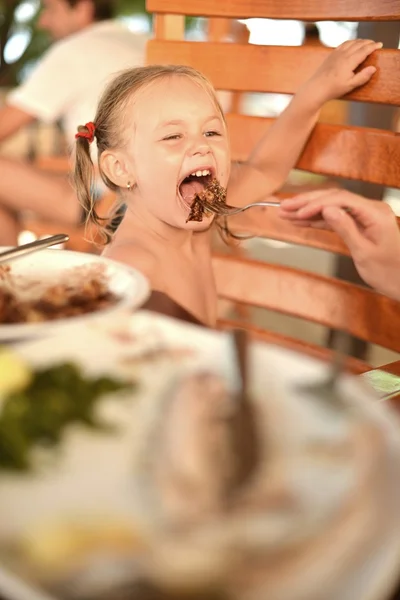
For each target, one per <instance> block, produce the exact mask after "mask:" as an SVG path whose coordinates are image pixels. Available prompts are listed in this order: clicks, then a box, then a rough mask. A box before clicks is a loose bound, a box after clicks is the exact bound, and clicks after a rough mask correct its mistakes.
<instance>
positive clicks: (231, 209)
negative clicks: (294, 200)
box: [202, 200, 280, 217]
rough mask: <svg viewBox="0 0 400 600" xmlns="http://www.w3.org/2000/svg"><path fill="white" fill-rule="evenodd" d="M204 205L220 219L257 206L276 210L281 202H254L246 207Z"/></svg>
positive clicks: (204, 203)
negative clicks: (270, 207)
mask: <svg viewBox="0 0 400 600" xmlns="http://www.w3.org/2000/svg"><path fill="white" fill-rule="evenodd" d="M202 204H203V206H204V208H205V209H206V210H208V211H209V212H212V213H214V214H215V215H218V216H220V217H232V216H233V215H237V214H239V213H241V212H244V211H245V210H248V209H249V208H254V207H256V206H274V207H275V208H276V207H278V206H279V205H280V203H279V202H273V201H265V202H264V201H263V202H252V203H250V204H246V206H241V207H237V206H230V205H229V204H222V202H217V203H215V204H211V203H210V202H207V200H202Z"/></svg>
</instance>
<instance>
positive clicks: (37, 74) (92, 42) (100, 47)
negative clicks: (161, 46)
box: [7, 21, 147, 144]
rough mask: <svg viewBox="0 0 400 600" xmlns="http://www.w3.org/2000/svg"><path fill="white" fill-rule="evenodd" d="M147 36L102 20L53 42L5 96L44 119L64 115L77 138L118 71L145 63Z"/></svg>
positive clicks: (69, 132) (49, 120) (70, 139)
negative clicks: (33, 67) (30, 69)
mask: <svg viewBox="0 0 400 600" xmlns="http://www.w3.org/2000/svg"><path fill="white" fill-rule="evenodd" d="M146 41H147V37H146V36H144V35H142V34H137V33H133V32H131V31H130V30H129V29H128V28H127V27H125V26H124V25H123V24H122V23H119V22H117V21H101V22H99V23H95V24H93V25H91V26H89V27H86V28H85V29H83V30H82V31H79V32H78V33H75V34H73V35H70V36H68V37H67V38H65V39H63V40H60V41H58V42H55V43H54V44H53V45H52V46H51V48H50V49H49V50H48V52H47V53H46V54H45V56H44V57H43V59H41V61H40V63H39V65H38V67H37V68H36V69H35V70H34V72H33V73H32V75H31V76H30V77H29V78H28V79H27V80H26V81H25V82H24V83H23V84H22V85H20V86H19V87H18V88H16V89H15V90H13V91H12V92H11V93H10V94H9V95H8V97H7V103H8V104H12V105H13V106H16V107H18V108H21V109H22V110H24V111H25V112H27V113H29V114H31V115H33V116H34V117H36V118H37V119H38V120H40V121H44V122H47V123H52V122H54V121H57V120H59V119H61V121H62V123H63V125H64V129H65V133H66V136H67V140H68V142H69V143H71V144H72V143H73V142H74V141H75V140H74V138H75V133H76V131H77V127H78V125H84V124H85V123H87V122H88V121H94V118H95V114H96V109H97V104H98V100H99V97H100V94H101V93H102V91H103V89H104V87H105V85H106V84H107V83H108V82H109V81H110V79H112V78H113V76H115V75H116V73H118V72H119V71H121V70H123V69H126V68H129V67H137V66H143V65H144V64H145V45H146Z"/></svg>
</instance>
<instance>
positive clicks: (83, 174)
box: [74, 123, 112, 244]
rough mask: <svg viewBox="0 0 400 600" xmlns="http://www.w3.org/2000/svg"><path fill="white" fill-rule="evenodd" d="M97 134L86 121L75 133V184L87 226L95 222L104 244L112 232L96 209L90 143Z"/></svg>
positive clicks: (109, 238)
mask: <svg viewBox="0 0 400 600" xmlns="http://www.w3.org/2000/svg"><path fill="white" fill-rule="evenodd" d="M94 136H95V125H94V124H93V123H86V125H84V126H82V125H80V126H79V127H78V133H77V134H76V135H75V138H76V146H75V168H74V185H75V189H76V193H77V196H78V200H79V202H80V204H81V205H82V207H83V210H84V212H85V222H86V226H88V225H89V224H90V223H94V224H95V225H96V227H97V229H98V231H99V233H100V236H101V237H102V238H103V239H102V241H103V243H104V244H108V243H109V242H110V241H111V237H112V236H111V234H110V232H109V230H108V229H107V227H105V226H104V221H105V220H107V219H104V217H101V216H100V215H99V214H98V213H97V211H96V196H95V167H94V164H93V161H92V158H91V155H90V144H91V143H92V142H93V140H94Z"/></svg>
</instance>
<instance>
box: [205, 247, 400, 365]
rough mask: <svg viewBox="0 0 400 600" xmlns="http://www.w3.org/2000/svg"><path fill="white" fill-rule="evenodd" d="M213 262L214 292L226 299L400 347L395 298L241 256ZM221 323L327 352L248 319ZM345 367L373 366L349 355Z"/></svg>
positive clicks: (312, 352) (280, 342)
mask: <svg viewBox="0 0 400 600" xmlns="http://www.w3.org/2000/svg"><path fill="white" fill-rule="evenodd" d="M213 266H214V272H215V277H216V282H217V291H218V294H219V296H220V297H221V298H223V299H225V300H229V301H230V302H233V303H235V304H236V303H238V304H240V305H244V306H251V307H258V308H266V309H269V310H272V311H275V312H277V313H281V314H285V315H290V316H293V317H298V318H300V319H304V320H306V321H310V322H313V323H319V324H321V325H324V326H325V327H329V328H331V329H341V330H346V331H348V332H349V333H351V334H352V335H354V336H355V337H357V338H359V339H361V340H364V341H366V342H369V343H372V344H377V345H379V346H383V347H384V348H387V349H390V350H393V351H394V352H400V304H399V303H398V302H396V301H394V300H391V299H389V298H386V297H385V296H382V295H380V294H377V293H376V292H374V291H372V290H369V289H366V288H363V287H361V286H358V285H355V284H352V283H348V282H345V281H339V280H337V279H334V278H332V277H324V276H322V275H317V274H315V273H308V272H305V271H301V270H298V269H293V268H290V267H286V266H282V265H272V264H268V263H265V262H261V261H256V260H252V259H249V258H245V257H238V256H232V255H229V254H215V255H214V258H213ZM219 326H220V328H224V329H229V328H232V327H237V326H241V327H244V328H245V329H247V330H248V331H249V332H250V333H251V334H252V335H253V337H255V338H257V339H262V340H264V341H268V342H271V343H275V344H278V345H281V346H284V347H287V348H290V349H293V350H299V351H303V352H307V353H308V354H310V355H313V356H316V357H318V358H322V359H329V358H330V357H331V350H329V349H327V348H322V347H320V346H317V345H315V344H310V343H308V344H307V343H305V342H304V341H300V340H296V339H293V338H292V337H288V336H284V335H282V334H278V333H274V332H271V331H265V330H261V329H259V328H257V327H255V326H254V325H253V324H252V323H251V319H246V318H245V319H243V317H239V318H235V319H233V318H232V319H230V320H228V319H221V320H220V322H219ZM349 367H350V368H351V369H352V370H353V371H354V372H357V373H362V372H364V371H367V370H369V369H370V368H371V367H370V365H368V363H367V362H365V361H362V360H359V359H355V358H352V359H350V360H349Z"/></svg>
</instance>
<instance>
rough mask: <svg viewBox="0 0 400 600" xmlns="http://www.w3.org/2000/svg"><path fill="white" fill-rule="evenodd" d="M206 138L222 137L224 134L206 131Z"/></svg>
mask: <svg viewBox="0 0 400 600" xmlns="http://www.w3.org/2000/svg"><path fill="white" fill-rule="evenodd" d="M204 135H205V136H206V137H214V136H221V135H222V134H221V133H220V132H219V131H215V130H213V131H206V132H205V134H204Z"/></svg>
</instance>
